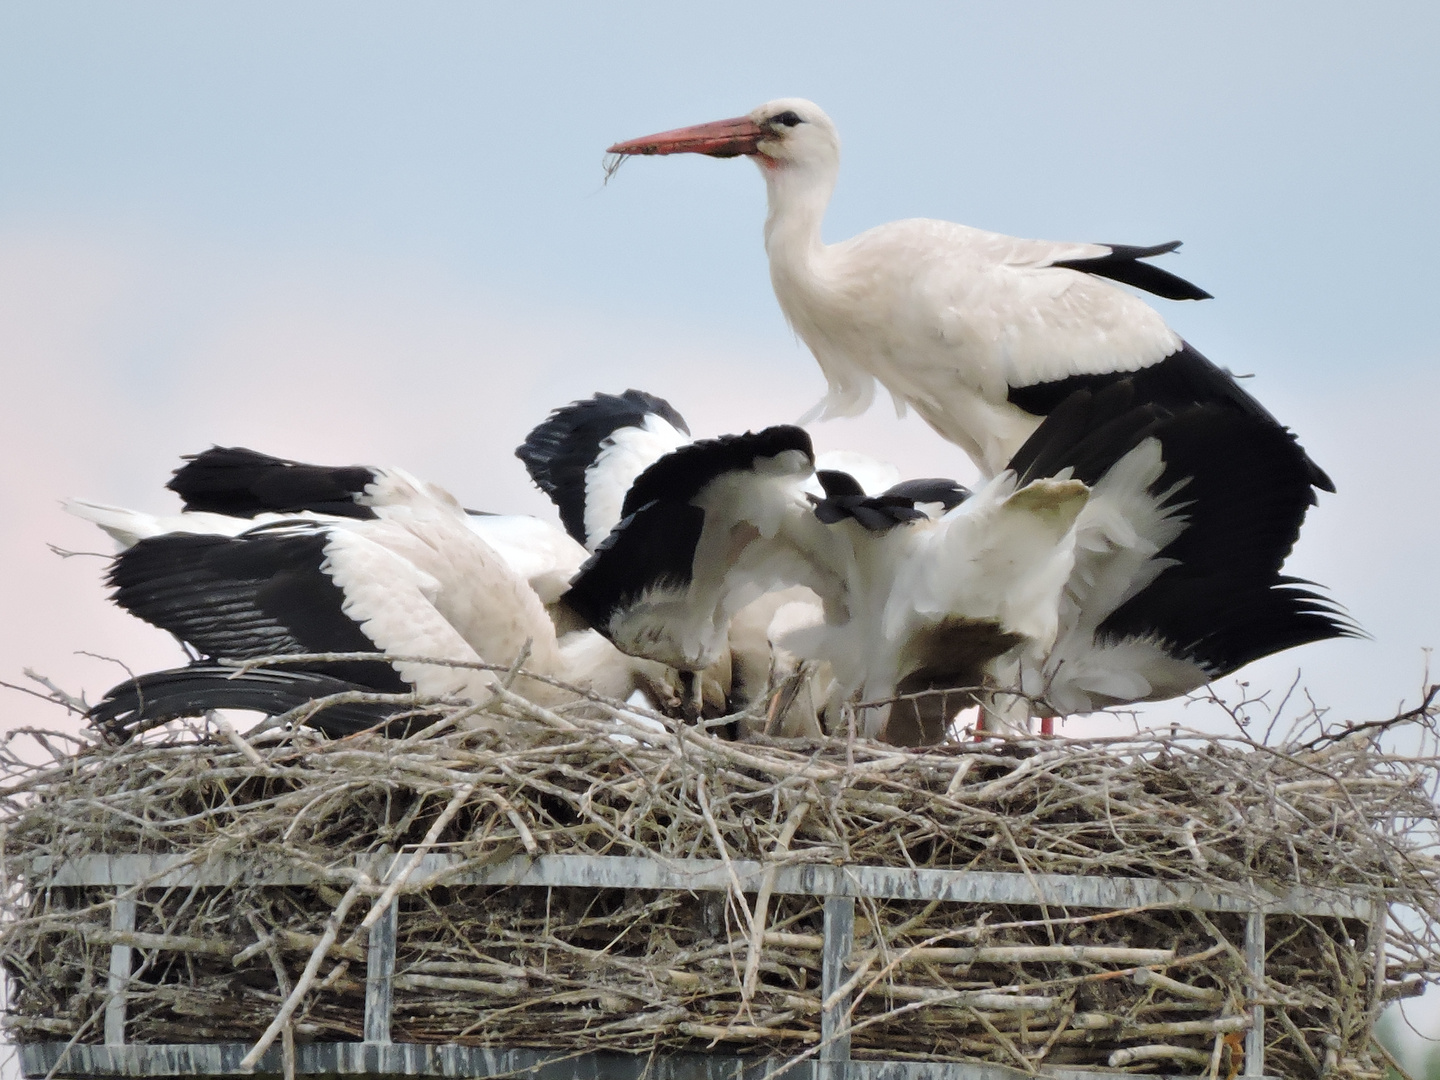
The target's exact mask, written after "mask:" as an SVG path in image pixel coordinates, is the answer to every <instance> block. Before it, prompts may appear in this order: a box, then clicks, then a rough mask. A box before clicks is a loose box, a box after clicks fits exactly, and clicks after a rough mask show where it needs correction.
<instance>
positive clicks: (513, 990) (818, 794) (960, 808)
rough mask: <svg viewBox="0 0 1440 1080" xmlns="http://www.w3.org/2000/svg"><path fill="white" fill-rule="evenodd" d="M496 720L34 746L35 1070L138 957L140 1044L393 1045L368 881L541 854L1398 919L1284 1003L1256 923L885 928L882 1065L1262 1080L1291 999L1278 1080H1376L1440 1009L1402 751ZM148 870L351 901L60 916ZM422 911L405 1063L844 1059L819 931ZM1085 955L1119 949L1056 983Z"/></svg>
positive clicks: (733, 896)
mask: <svg viewBox="0 0 1440 1080" xmlns="http://www.w3.org/2000/svg"><path fill="white" fill-rule="evenodd" d="M1427 704H1428V703H1427ZM476 711H477V710H476V709H475V708H470V709H466V710H463V712H462V711H458V710H457V709H451V710H450V714H451V715H450V717H449V719H447V720H445V721H442V722H441V723H440V724H439V725H438V726H437V727H433V728H431V729H430V730H429V731H427V732H421V733H418V734H416V735H413V736H411V737H408V738H405V739H402V740H396V739H388V738H386V737H384V736H383V735H381V734H378V733H362V734H360V735H357V736H352V737H350V738H346V739H341V740H336V741H329V740H325V739H323V738H321V737H318V736H316V735H314V734H313V733H311V732H309V731H308V730H306V729H304V728H298V729H296V730H294V731H291V732H288V733H286V732H282V731H276V730H271V731H270V732H268V733H267V734H265V735H257V736H252V737H251V738H250V739H249V740H248V741H247V739H246V738H244V737H242V736H240V735H238V734H237V733H236V732H235V731H234V730H233V729H230V728H229V727H228V726H225V725H223V724H222V725H218V726H217V725H207V724H198V723H197V724H191V725H189V726H178V725H174V724H172V725H170V726H168V727H165V728H162V729H159V730H157V731H153V732H150V733H149V734H148V735H147V736H146V737H145V738H144V739H143V740H136V741H132V742H130V743H128V744H126V745H122V746H109V745H105V744H103V743H100V742H93V743H82V744H81V745H80V746H79V748H78V749H74V750H72V749H65V748H62V747H61V746H60V745H58V744H57V742H56V738H57V737H56V736H54V735H49V736H47V735H45V734H43V733H36V732H32V733H30V734H31V736H32V737H33V739H34V740H38V743H39V745H40V746H42V747H44V748H45V749H46V750H48V751H49V754H48V756H47V760H45V761H44V762H43V763H41V764H34V763H33V761H28V762H27V760H25V758H26V757H27V756H29V757H30V758H33V757H34V756H35V755H34V752H33V746H34V744H33V743H31V744H30V746H31V749H30V750H28V751H26V752H25V753H22V752H21V751H22V747H21V741H20V740H16V739H12V741H10V742H9V743H8V744H7V746H6V749H5V752H4V755H3V761H0V781H3V786H0V827H3V832H0V840H3V865H4V872H5V880H6V883H7V888H6V889H5V890H4V893H3V904H4V922H3V935H0V955H3V961H4V965H5V969H6V972H7V974H8V976H9V979H10V996H9V1016H8V1018H7V1019H6V1024H7V1025H8V1030H9V1035H10V1037H11V1038H12V1039H14V1040H17V1041H20V1042H34V1041H43V1040H55V1039H57V1038H58V1039H60V1040H61V1041H64V1040H72V1041H78V1042H99V1041H100V1040H101V1034H102V1032H101V1029H102V1027H103V1013H104V1009H105V1003H106V1000H107V989H106V979H107V972H108V970H109V962H110V954H111V946H113V945H117V944H119V945H132V946H134V947H135V949H136V952H135V953H134V954H133V956H134V965H135V966H134V968H133V972H132V977H131V981H130V984H129V986H128V989H127V1009H128V1024H127V1038H128V1039H129V1041H131V1042H138V1043H175V1042H209V1041H223V1042H231V1041H254V1040H256V1039H258V1038H260V1037H261V1035H262V1033H264V1032H266V1030H267V1028H269V1027H271V1026H272V1022H273V1021H275V1020H276V1018H277V1015H279V1014H280V1013H279V1011H280V1009H281V1006H282V1003H283V1002H285V1001H286V1000H287V998H294V999H295V1002H296V1004H297V1007H295V1008H294V1011H293V1013H292V1014H291V1015H290V1016H289V1018H288V1020H287V1021H286V1022H285V1023H284V1024H283V1028H284V1032H283V1034H284V1037H285V1038H286V1039H287V1040H288V1039H292V1038H297V1037H298V1038H301V1039H313V1040H322V1041H347V1040H357V1039H359V1038H361V1034H362V1017H363V1000H364V987H365V982H364V980H365V965H364V960H365V945H366V936H365V933H364V932H363V930H362V929H361V924H362V920H364V919H365V917H366V915H367V914H368V913H369V912H370V909H371V908H372V905H373V906H375V907H376V908H377V909H378V907H379V905H378V904H377V903H376V901H377V900H379V899H380V895H381V892H382V890H383V889H384V887H385V885H384V883H383V882H376V881H372V880H371V879H370V878H369V877H367V876H366V875H365V874H363V873H361V872H358V871H357V870H356V869H355V867H356V858H355V857H356V856H358V855H362V854H365V853H377V854H378V853H382V852H405V851H416V850H423V851H433V852H448V853H451V854H452V855H456V856H460V857H461V858H462V859H463V865H465V866H470V867H473V866H475V865H477V864H481V863H488V862H493V861H495V860H499V859H504V858H508V857H511V856H513V855H517V854H524V853H527V852H528V853H532V854H534V853H545V854H591V855H617V854H618V855H644V856H650V857H653V858H656V859H659V860H663V861H665V862H667V863H673V862H675V861H678V860H683V859H688V858H697V857H698V858H720V859H732V860H733V859H740V858H744V859H754V860H760V861H762V862H770V863H780V862H783V863H793V862H819V863H827V864H835V863H843V864H865V865H877V866H905V867H935V868H949V869H959V870H992V871H1011V872H1014V871H1021V872H1027V873H1037V872H1046V873H1059V874H1074V875H1097V874H1098V875H1113V876H1125V877H1143V878H1158V879H1166V880H1174V881H1186V882H1197V883H1201V884H1204V885H1209V886H1215V887H1218V888H1221V889H1225V888H1228V889H1230V890H1232V891H1234V890H1235V889H1236V888H1237V887H1238V888H1239V889H1241V890H1248V889H1250V888H1251V887H1252V886H1259V887H1261V888H1263V889H1266V890H1269V891H1271V892H1274V893H1281V894H1283V893H1284V892H1285V891H1286V890H1287V889H1288V888H1290V887H1292V886H1297V885H1299V886H1307V887H1325V888H1332V889H1333V888H1343V889H1345V890H1349V891H1353V892H1354V893H1356V894H1359V895H1361V896H1365V897H1370V898H1374V899H1382V900H1383V901H1385V902H1386V903H1388V904H1389V905H1390V910H1391V915H1392V917H1391V919H1390V921H1389V925H1388V927H1386V926H1376V925H1372V924H1369V923H1368V922H1367V921H1365V920H1359V919H1341V918H1333V917H1300V916H1294V915H1271V916H1269V918H1268V920H1267V934H1268V942H1269V954H1268V958H1267V961H1266V968H1265V976H1264V979H1263V980H1261V981H1258V982H1257V981H1256V980H1254V979H1252V977H1250V976H1248V975H1247V973H1246V968H1245V964H1244V961H1243V956H1242V951H1241V950H1242V948H1243V941H1244V916H1242V915H1228V914H1208V915H1207V914H1205V913H1203V912H1198V911H1193V910H1189V909H1184V908H1148V909H1146V908H1135V909H1127V910H1124V911H1119V912H1112V911H1100V910H1095V909H1079V908H1072V909H1062V908H1055V907H1050V908H1040V907H1029V906H1018V905H1017V906H999V905H982V904H958V903H919V902H890V901H865V900H861V901H859V903H858V907H857V920H856V936H855V951H854V953H853V954H852V957H851V964H852V966H853V970H854V972H855V974H854V977H853V978H852V980H851V981H852V983H853V994H854V997H853V1001H854V1004H853V1007H852V1009H851V1013H850V1021H851V1023H852V1024H853V1034H852V1054H853V1056H855V1057H856V1058H881V1059H922V1060H943V1061H956V1060H960V1061H984V1062H992V1063H996V1064H1002V1065H1010V1066H1015V1067H1020V1068H1023V1069H1025V1070H1027V1071H1030V1072H1033V1071H1035V1069H1036V1068H1037V1067H1039V1066H1041V1065H1042V1064H1043V1065H1065V1066H1069V1067H1077V1066H1081V1067H1083V1066H1093V1067H1101V1068H1111V1069H1115V1068H1119V1069H1127V1070H1135V1071H1141V1072H1144V1071H1159V1072H1165V1073H1171V1074H1174V1073H1191V1074H1201V1073H1206V1074H1209V1075H1216V1074H1218V1072H1219V1070H1221V1069H1224V1070H1225V1071H1226V1072H1227V1073H1229V1074H1230V1075H1233V1074H1234V1070H1235V1069H1237V1068H1239V1067H1240V1065H1241V1061H1240V1055H1241V1054H1242V1053H1243V1049H1242V1048H1243V1038H1244V1028H1245V1027H1246V1026H1247V1024H1248V1022H1249V1016H1250V1013H1249V1009H1248V1007H1249V1006H1250V1005H1252V1004H1255V1003H1257V1001H1258V1003H1260V1004H1263V1005H1264V1006H1265V1016H1266V1030H1265V1040H1266V1044H1267V1057H1266V1066H1267V1067H1266V1071H1267V1073H1270V1074H1276V1075H1281V1076H1295V1077H1316V1076H1320V1075H1327V1076H1328V1075H1344V1076H1354V1077H1363V1078H1366V1080H1371V1078H1378V1077H1379V1076H1380V1071H1381V1064H1380V1062H1381V1059H1380V1058H1378V1057H1376V1056H1372V1055H1373V1054H1374V1053H1375V1051H1374V1049H1373V1044H1372V1029H1373V1024H1374V1021H1375V1019H1376V1016H1377V1013H1378V1010H1379V1009H1380V1008H1381V1006H1382V1003H1384V1002H1386V1001H1388V1000H1391V999H1393V998H1395V997H1398V996H1402V995H1411V994H1413V993H1418V992H1419V990H1420V989H1422V988H1423V985H1424V983H1425V981H1428V980H1429V979H1431V978H1432V977H1434V976H1436V974H1437V973H1440V935H1437V933H1436V922H1435V917H1436V916H1435V913H1436V912H1437V910H1440V906H1437V899H1440V894H1437V883H1440V874H1437V867H1436V864H1435V862H1434V860H1433V858H1432V852H1433V849H1434V840H1435V824H1436V807H1435V804H1434V802H1433V799H1432V793H1433V791H1434V788H1435V782H1436V779H1437V767H1436V766H1437V760H1436V759H1435V758H1434V757H1433V756H1429V757H1406V756H1399V755H1395V754H1390V753H1386V752H1383V751H1382V750H1381V749H1380V748H1379V746H1378V745H1377V741H1376V740H1373V739H1372V738H1370V737H1369V734H1370V733H1369V732H1365V731H1351V732H1349V733H1348V734H1341V733H1332V734H1318V735H1317V734H1316V733H1315V731H1314V730H1313V729H1312V730H1311V731H1310V734H1311V735H1312V736H1314V737H1313V738H1311V739H1310V740H1309V741H1308V742H1303V743H1302V742H1300V741H1298V740H1291V741H1290V742H1288V743H1287V744H1285V745H1279V746H1273V747H1270V746H1264V745H1260V744H1259V743H1257V742H1255V741H1252V740H1250V739H1249V738H1246V737H1245V736H1244V735H1243V734H1241V735H1237V736H1234V737H1217V736H1206V735H1200V734H1195V733H1184V732H1178V731H1172V732H1170V733H1168V734H1157V733H1153V732H1151V733H1140V734H1136V735H1134V736H1132V737H1125V738H1113V739H1105V740H1092V741H1074V740H1058V741H1054V740H1037V739H1026V740H1008V741H1006V740H994V739H992V740H989V741H986V742H970V743H963V744H951V745H946V746H941V747H935V748H930V749H926V750H922V751H912V750H899V749H896V748H894V747H890V746H885V745H882V744H879V743H872V742H867V741H863V740H857V739H832V740H828V741H824V742H807V743H798V742H780V741H775V740H769V741H767V740H764V739H760V740H757V741H752V742H747V743H732V742H726V741H723V740H721V739H719V738H716V737H714V736H713V735H710V734H708V733H707V732H705V731H703V730H698V729H695V728H687V727H685V726H683V725H677V724H675V723H673V722H668V721H660V720H657V719H654V718H648V717H642V716H640V715H638V714H637V712H636V711H635V710H633V709H630V708H626V707H623V706H620V705H618V704H614V705H610V704H605V703H600V702H595V701H590V702H586V703H583V706H582V707H580V708H577V709H572V710H569V711H568V712H567V711H564V710H562V711H560V712H550V711H546V710H543V709H540V708H538V707H535V706H533V705H531V704H529V703H527V702H525V701H524V700H523V699H520V698H518V697H516V696H514V695H513V694H509V693H506V692H503V691H502V692H501V693H500V695H499V699H498V700H496V701H492V702H491V703H489V704H488V705H487V706H486V707H484V708H483V709H481V710H479V711H482V712H489V713H491V714H494V715H496V716H498V717H500V718H503V719H504V720H506V722H507V725H508V726H507V728H506V729H505V730H503V731H467V730H462V729H461V726H460V725H457V724H455V723H453V721H455V720H456V719H460V718H463V717H464V716H468V715H471V714H473V713H475V712H476ZM1430 715H1431V714H1430V712H1429V711H1427V710H1423V709H1422V710H1420V711H1418V712H1417V713H1416V714H1414V717H1415V718H1419V719H1421V720H1422V721H1423V720H1425V719H1427V718H1428V717H1430ZM130 853H175V854H180V855H183V856H185V857H187V858H188V859H191V860H193V861H194V862H195V863H197V864H198V863H200V862H203V861H206V860H211V859H217V858H225V857H231V858H233V857H240V858H248V859H251V860H254V861H256V862H258V863H259V864H261V865H263V866H264V867H265V868H266V869H268V870H273V871H283V870H286V869H287V868H288V869H299V870H304V871H306V872H309V873H311V874H314V875H317V878H316V880H318V881H319V882H320V884H317V885H314V886H313V887H276V886H270V885H263V884H248V883H237V884H234V885H231V886H227V887H223V888H221V887H204V888H169V889H160V888H149V889H142V888H130V889H126V890H121V893H122V895H125V896H129V897H134V898H135V899H136V900H137V902H138V915H137V920H136V925H135V930H134V932H133V933H128V934H127V933H125V932H120V931H115V930H112V929H111V911H112V907H113V905H114V903H115V896H116V892H115V890H114V889H103V890H102V889H99V888H78V887H69V888H65V887H58V886H54V885H51V884H48V883H47V880H46V873H44V872H40V871H37V870H36V869H35V866H36V864H35V863H34V859H35V857H36V856H55V857H58V858H59V859H60V860H64V859H68V858H72V857H75V856H81V855H88V854H130ZM398 895H399V917H398V946H397V958H396V968H395V973H396V978H395V983H394V1013H393V1028H392V1037H393V1038H394V1040H395V1041H397V1042H421V1043H464V1044H481V1045H487V1046H497V1047H500V1046H514V1047H544V1048H552V1049H554V1050H556V1051H560V1052H566V1051H573V1052H579V1051H586V1050H595V1049H610V1050H617V1049H618V1050H629V1051H636V1052H649V1051H654V1050H656V1049H689V1050H696V1049H704V1048H707V1047H710V1048H716V1047H718V1048H720V1049H723V1050H725V1051H727V1052H731V1053H757V1054H761V1053H767V1054H776V1055H780V1056H783V1057H788V1058H795V1057H799V1056H802V1055H807V1054H813V1053H815V1051H816V1047H817V1043H818V1041H819V1038H820V1012H821V992H820V971H821V949H820V944H821V930H822V914H821V912H822V899H821V898H819V897H809V896H769V897H765V898H763V899H762V898H760V897H758V896H756V895H755V894H753V893H749V894H740V893H736V892H732V893H729V894H725V893H709V894H705V893H699V894H696V893H686V892H679V891H646V890H634V889H587V888H548V889H547V888H534V887H506V888H500V887H486V888H481V887H465V886H455V885H447V884H446V883H445V880H444V879H441V880H419V878H418V876H417V878H416V879H414V880H407V881H405V882H404V884H403V886H402V887H401V888H400V889H399V890H398ZM387 900H388V898H387ZM327 924H329V925H331V926H338V932H335V933H331V934H329V935H328V936H327V935H326V930H327ZM325 937H328V940H322V938H325ZM1077 945H1079V946H1091V947H1093V948H1091V949H1089V950H1073V949H1065V948H1058V947H1059V946H1077ZM1106 949H1109V950H1111V952H1108V953H1107V952H1106V951H1104V950H1106ZM1126 950H1129V951H1126ZM1133 950H1151V951H1152V952H1153V955H1140V954H1138V953H1136V952H1134V951H1133ZM307 964H310V965H311V967H313V971H311V972H310V975H311V976H312V977H311V980H310V981H309V982H308V983H306V982H305V971H306V968H307ZM747 969H748V970H747ZM1377 975H1379V976H1380V977H1379V978H1378V979H1377ZM272 1037H273V1034H272Z"/></svg>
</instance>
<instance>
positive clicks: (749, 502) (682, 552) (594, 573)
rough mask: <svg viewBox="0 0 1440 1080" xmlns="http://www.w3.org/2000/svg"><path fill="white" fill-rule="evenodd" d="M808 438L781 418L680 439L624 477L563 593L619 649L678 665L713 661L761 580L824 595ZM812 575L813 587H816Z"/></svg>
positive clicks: (827, 540)
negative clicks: (612, 519) (808, 494)
mask: <svg viewBox="0 0 1440 1080" xmlns="http://www.w3.org/2000/svg"><path fill="white" fill-rule="evenodd" d="M813 467H814V453H813V450H812V448H811V444H810V437H809V436H808V435H807V434H806V433H805V431H804V430H803V429H801V428H797V427H790V426H782V427H773V428H767V429H765V430H764V431H760V432H754V433H746V434H744V435H727V436H724V437H722V438H719V439H708V440H705V441H703V442H697V443H691V444H690V445H688V446H685V447H682V448H681V449H679V450H676V451H674V452H673V453H671V454H669V455H667V456H665V457H664V458H661V459H660V460H659V461H657V462H656V463H655V464H654V465H652V466H651V467H650V468H649V469H647V470H646V471H645V472H644V473H643V474H642V475H641V476H640V477H639V478H638V479H637V480H636V481H635V483H634V485H633V486H632V487H631V488H630V491H629V493H628V494H627V495H626V499H625V503H624V506H623V508H622V512H623V514H624V517H623V518H622V519H621V521H620V524H619V525H617V526H616V527H615V529H614V531H613V532H611V534H610V535H609V536H608V537H607V538H606V539H605V541H604V543H602V544H601V545H600V547H599V548H598V549H597V551H596V553H595V555H594V557H592V558H591V559H590V561H589V562H588V563H586V565H585V566H584V568H583V569H582V570H581V571H580V573H579V575H578V576H577V577H576V578H575V580H574V582H572V584H571V588H570V591H569V592H568V593H567V594H566V596H565V599H566V601H567V602H568V603H569V604H570V606H571V607H573V608H574V609H575V610H576V611H577V612H579V613H580V614H581V616H582V617H584V618H585V619H587V620H588V621H589V622H590V625H592V626H594V627H595V628H596V629H598V630H600V631H601V632H602V633H604V634H605V635H606V636H607V637H609V638H610V639H611V640H612V641H614V642H615V644H616V645H617V646H619V647H620V648H621V649H622V650H623V651H625V652H628V653H630V654H631V655H635V656H644V657H648V658H650V659H652V660H659V661H662V662H664V663H667V664H670V665H672V666H674V667H677V668H682V669H685V670H700V669H703V668H705V667H708V666H709V665H710V664H712V663H714V662H715V660H716V659H717V658H718V657H719V655H720V654H721V652H722V651H723V649H724V647H725V638H726V631H727V628H728V623H729V618H730V616H731V615H732V614H733V613H734V612H735V611H736V610H738V609H739V608H740V607H742V606H743V605H744V604H745V603H748V602H749V601H750V600H752V599H754V598H755V597H756V596H758V595H760V594H761V593H763V592H766V591H769V590H770V589H772V588H780V587H784V586H788V585H808V586H810V587H811V588H815V589H816V591H817V592H819V593H820V594H821V595H822V596H825V595H827V593H828V594H833V593H834V592H835V586H834V582H833V579H829V580H826V581H825V582H824V583H822V582H821V579H822V578H823V577H824V576H825V573H824V571H823V570H822V569H821V567H823V566H824V565H826V558H825V555H824V553H823V551H821V552H817V550H816V548H817V546H818V548H820V549H824V548H825V547H826V545H830V544H835V543H837V542H838V540H837V539H836V538H832V537H831V536H829V535H827V532H826V530H825V528H824V526H822V525H821V524H820V523H819V521H818V520H817V519H816V518H815V517H814V515H813V514H812V513H811V512H810V508H809V505H808V503H807V501H806V498H805V495H804V493H803V490H802V485H803V483H804V482H805V480H806V479H807V478H808V477H809V476H810V475H811V473H812V470H813ZM817 585H819V586H820V587H817Z"/></svg>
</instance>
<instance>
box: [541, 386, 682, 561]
mask: <svg viewBox="0 0 1440 1080" xmlns="http://www.w3.org/2000/svg"><path fill="white" fill-rule="evenodd" d="M651 414H654V415H655V416H658V417H660V418H661V419H662V420H665V421H666V422H668V423H669V424H670V425H671V426H672V427H674V428H677V429H678V430H680V431H683V432H685V434H687V435H688V434H689V433H690V429H689V427H687V426H686V424H685V420H684V418H683V417H682V416H681V415H680V414H679V413H678V412H676V411H675V409H674V407H673V406H672V405H671V404H670V403H669V402H668V401H666V400H665V399H664V398H659V397H656V396H654V395H653V394H647V393H645V392H644V391H643V390H626V391H625V392H624V393H623V394H596V395H595V396H594V397H591V398H589V399H586V400H584V401H574V402H571V403H570V404H569V405H565V406H562V407H561V408H558V409H556V410H554V411H553V412H552V413H551V414H550V416H549V417H548V418H547V419H546V420H545V421H544V422H543V423H541V424H540V425H538V426H537V427H536V428H535V429H534V430H533V431H531V432H530V434H529V435H527V436H525V441H524V442H523V443H521V444H520V446H518V447H517V448H516V450H515V456H516V457H518V458H519V459H520V460H521V461H522V462H524V463H525V469H526V471H527V472H529V473H530V479H531V480H533V481H534V482H535V486H536V487H538V488H539V489H540V490H541V491H543V492H544V493H545V494H546V495H548V496H549V497H550V501H551V502H553V503H554V504H555V508H556V509H557V510H558V511H559V512H560V522H561V524H562V525H564V526H565V531H566V532H568V533H569V534H570V535H571V536H572V537H574V538H575V540H577V541H578V542H579V543H581V544H584V545H587V546H588V539H587V537H586V535H585V478H586V477H585V474H586V471H587V470H588V469H589V468H590V467H591V466H592V465H594V464H595V460H596V459H597V458H598V457H599V456H600V452H601V450H603V449H604V448H605V447H606V446H607V445H609V440H610V438H611V437H612V436H613V435H614V434H615V433H616V432H617V431H619V430H620V429H621V428H627V427H641V426H642V425H643V424H644V423H645V417H647V416H649V415H651Z"/></svg>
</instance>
